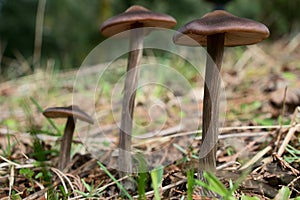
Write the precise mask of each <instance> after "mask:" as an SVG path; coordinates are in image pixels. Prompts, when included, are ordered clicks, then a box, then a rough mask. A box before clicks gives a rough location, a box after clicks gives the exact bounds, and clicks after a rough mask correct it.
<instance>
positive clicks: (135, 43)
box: [119, 25, 144, 188]
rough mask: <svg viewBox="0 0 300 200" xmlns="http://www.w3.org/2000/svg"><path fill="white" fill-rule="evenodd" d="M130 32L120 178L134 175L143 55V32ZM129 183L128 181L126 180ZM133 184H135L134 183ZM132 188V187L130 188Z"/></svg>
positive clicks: (120, 140) (121, 136)
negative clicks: (134, 135)
mask: <svg viewBox="0 0 300 200" xmlns="http://www.w3.org/2000/svg"><path fill="white" fill-rule="evenodd" d="M137 26H138V25H136V26H135V27H133V29H132V30H131V31H130V52H129V54H128V64H127V73H126V78H125V86H124V96H123V103H122V116H121V128H120V133H119V166H120V173H119V175H120V177H123V176H126V175H127V173H132V172H133V171H132V158H131V137H132V126H133V124H132V123H133V111H134V102H135V95H136V89H137V86H138V78H139V72H140V70H139V65H140V63H141V58H142V53H143V39H144V36H143V32H142V29H138V28H137V29H134V28H136V27H137ZM125 181H126V182H128V184H130V183H129V181H128V180H125ZM132 184H133V183H132ZM129 187H130V188H132V187H131V186H129Z"/></svg>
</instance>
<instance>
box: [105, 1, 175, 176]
mask: <svg viewBox="0 0 300 200" xmlns="http://www.w3.org/2000/svg"><path fill="white" fill-rule="evenodd" d="M175 25H176V20H175V19H174V18H173V17H171V16H169V15H165V14H160V13H155V12H152V11H150V10H148V9H146V8H144V7H142V6H138V5H134V6H131V7H130V8H128V9H127V10H126V11H125V12H124V13H122V14H119V15H117V16H114V17H112V18H110V19H108V20H107V21H105V22H104V23H103V24H102V25H101V28H100V31H101V33H102V34H103V35H104V36H107V37H110V36H113V35H115V34H118V33H121V32H123V31H127V30H131V31H130V33H129V35H130V36H129V43H130V47H129V48H130V49H129V54H128V64H127V73H126V78H125V86H124V98H123V102H122V114H121V127H120V133H119V161H118V162H119V167H120V177H123V176H125V175H126V173H128V172H129V173H132V163H131V155H130V150H131V135H132V118H133V111H134V101H135V93H136V89H137V85H138V77H139V65H140V63H141V58H142V53H143V39H144V36H145V35H146V34H148V33H149V31H148V30H147V31H145V30H144V29H142V28H143V27H162V28H171V27H173V26H175Z"/></svg>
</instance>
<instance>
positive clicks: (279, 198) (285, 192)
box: [274, 186, 291, 200]
mask: <svg viewBox="0 0 300 200" xmlns="http://www.w3.org/2000/svg"><path fill="white" fill-rule="evenodd" d="M290 195H291V191H290V189H289V188H288V187H285V186H283V187H282V188H281V189H280V190H279V192H278V194H277V195H276V196H275V198H274V200H289V198H290Z"/></svg>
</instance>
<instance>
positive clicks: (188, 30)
mask: <svg viewBox="0 0 300 200" xmlns="http://www.w3.org/2000/svg"><path fill="white" fill-rule="evenodd" d="M219 33H224V34H225V37H224V46H240V45H250V44H256V43H259V42H260V41H262V40H264V39H266V38H267V37H269V34H270V33H269V29H268V28H267V27H266V26H265V25H264V24H262V23H259V22H256V21H253V20H250V19H245V18H240V17H237V16H234V15H232V14H230V13H228V12H226V11H224V10H216V11H213V12H210V13H208V14H206V15H204V16H203V17H202V18H200V19H196V20H193V21H191V22H189V23H188V24H186V25H184V26H183V27H181V28H180V29H179V30H178V33H176V34H175V35H174V37H173V41H174V42H175V43H176V44H180V45H187V46H196V45H197V44H196V43H195V42H194V41H192V40H191V39H190V38H192V39H193V40H195V41H196V42H198V43H199V44H200V45H202V46H206V45H207V36H209V35H213V34H219ZM199 44H198V45H199Z"/></svg>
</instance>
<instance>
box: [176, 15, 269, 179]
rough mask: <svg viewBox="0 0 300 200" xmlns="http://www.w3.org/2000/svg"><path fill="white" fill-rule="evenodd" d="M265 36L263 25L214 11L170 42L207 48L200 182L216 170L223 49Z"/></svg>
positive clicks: (186, 27) (193, 22)
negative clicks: (205, 174)
mask: <svg viewBox="0 0 300 200" xmlns="http://www.w3.org/2000/svg"><path fill="white" fill-rule="evenodd" d="M268 36H269V30H268V28H267V27H266V26H265V25H264V24H261V23H259V22H256V21H253V20H250V19H245V18H239V17H237V16H234V15H232V14H230V13H228V12H226V11H224V10H216V11H213V12H210V13H208V14H206V15H204V16H203V17H202V18H200V19H196V20H193V21H191V22H189V23H187V24H186V25H184V26H183V27H181V28H180V29H179V30H178V32H177V33H176V34H175V35H174V37H173V41H174V42H175V43H176V44H179V45H187V46H196V45H198V46H199V45H202V46H207V52H208V55H207V61H206V71H205V88H204V100H203V118H202V131H203V132H202V137H203V140H202V145H201V148H200V160H199V161H200V162H199V163H200V164H199V168H198V176H199V177H198V178H202V177H201V176H202V171H203V170H204V171H214V170H215V168H216V144H217V140H218V129H219V125H218V123H219V102H220V96H219V95H220V83H221V78H220V70H221V64H222V57H223V51H224V46H226V47H233V46H241V45H250V44H256V43H259V42H261V41H262V40H264V39H266V38H267V37H268ZM191 38H192V39H193V40H191ZM195 41H196V42H197V43H196V42H195Z"/></svg>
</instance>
